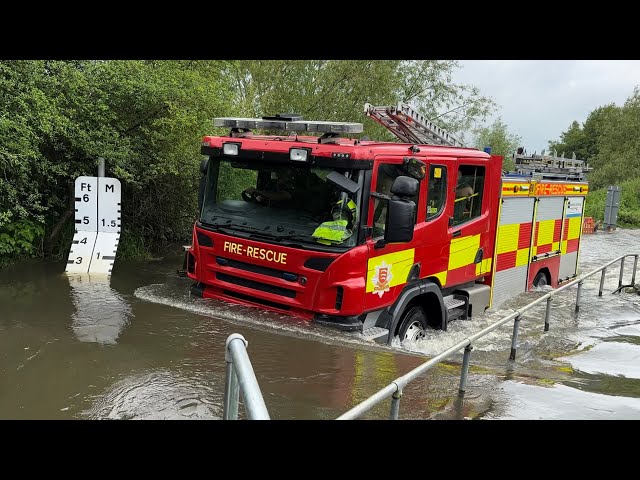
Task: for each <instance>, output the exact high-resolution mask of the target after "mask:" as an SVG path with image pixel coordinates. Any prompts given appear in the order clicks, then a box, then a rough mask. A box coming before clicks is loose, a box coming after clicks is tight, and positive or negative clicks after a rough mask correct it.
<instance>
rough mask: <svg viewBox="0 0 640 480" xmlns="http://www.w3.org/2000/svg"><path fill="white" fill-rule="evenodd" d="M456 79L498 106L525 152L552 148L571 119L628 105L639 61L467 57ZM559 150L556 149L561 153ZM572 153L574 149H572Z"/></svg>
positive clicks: (639, 75) (639, 80) (638, 73)
mask: <svg viewBox="0 0 640 480" xmlns="http://www.w3.org/2000/svg"><path fill="white" fill-rule="evenodd" d="M460 65H461V68H459V69H458V70H456V72H455V73H454V76H453V80H454V82H456V83H467V84H471V85H475V86H476V87H478V88H479V89H480V90H481V92H482V93H483V94H484V95H487V96H490V97H492V98H493V99H494V100H495V101H496V102H497V103H498V106H499V110H498V113H497V115H496V116H501V117H502V121H503V122H504V123H505V124H507V126H508V128H509V132H511V133H515V134H517V135H519V136H520V137H521V138H522V146H524V147H525V148H526V150H527V153H533V152H534V151H535V150H537V152H538V153H540V152H541V150H542V149H543V148H548V143H547V142H548V140H557V139H559V138H560V134H561V133H562V132H563V131H565V130H566V129H567V128H568V127H569V125H570V124H571V122H572V121H573V120H577V121H578V122H580V123H581V124H582V122H584V121H585V120H586V118H587V115H589V113H590V112H591V111H592V110H594V109H595V108H597V107H599V106H602V105H606V104H608V103H612V102H613V103H615V104H616V105H622V104H624V101H625V100H626V99H627V98H628V97H629V96H631V94H632V92H633V87H634V86H635V85H640V61H638V60H464V61H462V60H461V61H460ZM560 153H561V152H558V154H560ZM569 155H570V154H569Z"/></svg>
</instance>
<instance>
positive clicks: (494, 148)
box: [475, 118, 522, 170]
mask: <svg viewBox="0 0 640 480" xmlns="http://www.w3.org/2000/svg"><path fill="white" fill-rule="evenodd" d="M521 141H522V140H521V138H520V136H518V135H516V134H513V133H509V131H508V127H507V125H506V124H505V123H504V122H503V121H502V119H501V118H498V119H497V120H496V121H495V122H493V124H492V125H490V126H488V127H482V128H478V129H477V130H476V137H475V146H476V148H478V149H480V150H482V149H484V148H485V147H491V153H492V154H493V155H502V156H503V157H504V162H503V165H502V168H503V169H504V170H513V168H514V164H513V157H512V155H513V154H514V153H515V151H516V149H517V148H518V145H519V144H520V143H521Z"/></svg>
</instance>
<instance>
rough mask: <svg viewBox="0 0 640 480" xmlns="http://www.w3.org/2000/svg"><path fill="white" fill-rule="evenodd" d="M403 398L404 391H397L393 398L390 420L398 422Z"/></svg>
mask: <svg viewBox="0 0 640 480" xmlns="http://www.w3.org/2000/svg"><path fill="white" fill-rule="evenodd" d="M401 397H402V390H400V389H398V390H396V391H395V392H394V393H393V395H392V396H391V415H390V417H389V419H390V420H398V414H399V413H400V398H401Z"/></svg>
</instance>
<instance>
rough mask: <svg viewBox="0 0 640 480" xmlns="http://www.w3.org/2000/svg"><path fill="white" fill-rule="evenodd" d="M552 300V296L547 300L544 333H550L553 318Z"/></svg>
mask: <svg viewBox="0 0 640 480" xmlns="http://www.w3.org/2000/svg"><path fill="white" fill-rule="evenodd" d="M551 299H552V297H551V296H549V298H547V311H546V312H545V314H544V331H545V332H548V331H549V319H550V318H551Z"/></svg>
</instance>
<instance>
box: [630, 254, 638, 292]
mask: <svg viewBox="0 0 640 480" xmlns="http://www.w3.org/2000/svg"><path fill="white" fill-rule="evenodd" d="M637 268H638V255H635V256H634V261H633V273H632V274H631V285H633V286H635V284H636V269H637Z"/></svg>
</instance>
